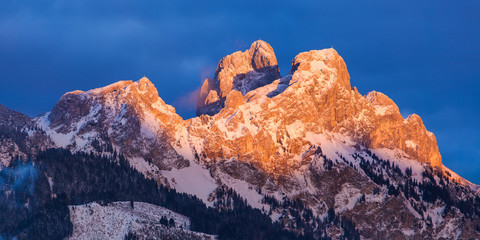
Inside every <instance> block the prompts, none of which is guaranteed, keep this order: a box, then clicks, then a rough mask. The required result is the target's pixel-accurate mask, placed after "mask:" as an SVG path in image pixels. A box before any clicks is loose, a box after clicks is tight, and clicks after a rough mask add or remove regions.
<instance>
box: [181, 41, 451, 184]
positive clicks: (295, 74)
mask: <svg viewBox="0 0 480 240" xmlns="http://www.w3.org/2000/svg"><path fill="white" fill-rule="evenodd" d="M252 46H253V45H252ZM221 65H222V62H221ZM204 86H205V85H204ZM228 90H229V91H231V92H230V94H232V93H235V91H234V90H230V89H228ZM244 95H245V96H244V97H243V101H241V100H236V101H235V102H236V103H235V104H234V106H235V107H231V106H229V105H230V104H225V108H223V109H222V110H221V111H220V112H219V113H218V114H216V115H214V116H213V118H211V119H210V121H209V122H208V124H205V123H204V122H202V121H196V120H192V125H194V126H195V127H191V128H190V130H191V131H189V133H190V134H191V135H192V136H193V137H194V138H200V137H202V138H203V145H201V146H196V149H197V150H199V149H202V153H203V154H204V155H205V156H206V157H207V158H208V159H212V158H217V159H231V158H236V159H239V160H242V161H247V162H253V163H255V164H257V165H258V166H261V168H263V169H266V170H267V171H269V172H275V173H278V174H280V175H284V174H286V173H287V172H291V171H292V170H293V169H296V168H298V167H300V165H299V163H298V162H296V161H294V160H293V159H295V157H296V156H298V155H301V154H302V153H304V152H305V151H307V149H308V148H310V147H311V146H312V145H314V141H312V140H311V138H309V136H312V135H321V134H335V133H338V134H341V135H343V136H348V137H350V138H351V139H352V140H353V141H354V142H355V144H356V145H358V146H363V147H367V148H371V149H378V148H387V149H399V150H401V151H404V152H405V153H407V154H408V155H410V156H411V157H412V158H413V159H416V160H418V161H420V162H422V163H429V164H431V165H432V166H435V167H441V166H442V162H441V156H440V153H439V151H438V147H437V144H436V139H435V137H434V135H433V134H432V133H430V132H428V131H427V130H426V128H425V126H424V125H423V123H422V121H421V119H420V118H419V117H418V116H417V115H412V116H410V117H409V118H407V119H403V118H402V116H401V115H400V111H399V109H398V107H397V106H396V105H395V103H394V102H393V101H392V100H391V99H389V98H388V97H387V96H385V95H384V94H382V93H378V92H371V93H369V94H368V95H367V96H365V97H364V96H361V95H360V94H359V93H358V91H357V90H356V88H353V89H352V88H351V86H350V76H349V74H348V71H347V67H346V64H345V62H344V61H343V59H342V57H340V56H339V55H338V53H337V52H336V51H335V50H334V49H325V50H320V51H310V52H304V53H300V54H299V55H297V56H296V57H295V59H294V60H293V63H292V69H291V71H290V73H289V74H288V75H287V76H285V77H283V78H281V79H278V80H276V81H274V82H273V83H271V84H268V85H265V86H263V87H260V88H255V89H253V90H251V91H250V92H247V93H244ZM235 96H236V97H235V98H240V94H238V93H235ZM229 98H230V95H227V101H229ZM232 98H233V97H232ZM229 102H230V101H229ZM242 102H245V104H241V103H242ZM198 129H203V130H202V131H198Z"/></svg>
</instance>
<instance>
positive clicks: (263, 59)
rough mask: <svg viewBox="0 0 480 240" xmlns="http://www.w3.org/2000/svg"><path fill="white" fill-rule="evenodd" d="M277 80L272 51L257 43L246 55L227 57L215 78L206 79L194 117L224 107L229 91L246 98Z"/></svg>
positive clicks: (263, 44)
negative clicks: (257, 89)
mask: <svg viewBox="0 0 480 240" xmlns="http://www.w3.org/2000/svg"><path fill="white" fill-rule="evenodd" d="M278 78H280V71H279V69H278V63H277V58H276V57H275V53H274V51H273V48H272V47H271V46H270V45H269V44H268V43H266V42H264V41H261V40H258V41H256V42H254V43H252V45H251V46H250V49H248V50H246V51H245V52H240V51H238V52H235V53H233V54H231V55H228V56H226V57H224V58H222V60H220V63H219V64H218V66H217V71H216V72H215V78H214V79H210V78H207V79H206V80H205V81H204V83H203V85H202V88H201V90H200V96H199V99H198V103H197V115H201V114H208V115H214V114H216V113H218V111H219V110H220V109H222V108H223V107H224V102H225V99H226V97H227V95H228V94H229V93H230V91H232V90H237V91H239V92H241V93H242V94H245V93H247V92H249V91H251V90H254V89H256V88H258V87H261V86H264V85H267V84H269V83H271V82H272V81H273V80H275V79H278Z"/></svg>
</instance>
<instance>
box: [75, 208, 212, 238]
mask: <svg viewBox="0 0 480 240" xmlns="http://www.w3.org/2000/svg"><path fill="white" fill-rule="evenodd" d="M69 209H70V219H71V221H72V223H73V234H72V235H71V236H70V237H69V239H72V240H73V239H86V240H87V239H119V240H122V239H124V237H125V236H126V235H127V234H128V233H133V234H135V235H136V236H138V237H139V238H140V239H214V236H210V235H207V234H203V233H197V232H192V231H190V230H189V229H190V220H189V219H188V218H187V217H185V216H183V215H180V214H178V213H175V212H172V211H170V210H168V209H165V208H163V207H159V206H155V205H152V204H148V203H144V202H134V203H133V208H132V207H131V203H130V202H113V203H109V204H107V205H105V206H102V205H100V204H98V203H95V202H93V203H89V204H84V205H76V206H75V205H73V206H69ZM162 217H166V219H168V220H170V219H173V221H174V225H175V226H165V225H163V224H161V223H160V219H161V218H162Z"/></svg>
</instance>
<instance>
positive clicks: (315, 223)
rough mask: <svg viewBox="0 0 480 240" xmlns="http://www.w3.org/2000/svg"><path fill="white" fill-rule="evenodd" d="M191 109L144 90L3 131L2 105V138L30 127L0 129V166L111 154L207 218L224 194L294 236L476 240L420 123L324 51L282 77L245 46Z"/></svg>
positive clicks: (76, 103)
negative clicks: (198, 204) (354, 82)
mask: <svg viewBox="0 0 480 240" xmlns="http://www.w3.org/2000/svg"><path fill="white" fill-rule="evenodd" d="M198 110H199V111H200V113H207V114H208V115H206V114H202V115H200V116H198V117H195V118H192V119H187V120H183V119H182V118H181V117H180V116H178V114H176V113H175V109H174V108H173V107H172V106H170V105H168V104H166V103H165V102H164V101H163V100H162V99H161V98H160V97H159V96H158V92H157V89H156V88H155V86H154V84H153V83H152V82H151V81H150V80H149V79H148V78H146V77H144V78H141V79H140V80H138V81H135V82H134V81H119V82H117V83H114V84H111V85H108V86H105V87H101V88H96V89H92V90H89V91H85V92H84V91H73V92H69V93H66V94H65V95H63V96H62V97H61V98H60V100H59V101H58V102H57V104H56V105H55V106H54V107H53V109H52V110H51V112H48V113H46V114H44V115H42V116H40V117H38V118H36V119H29V118H25V117H23V116H21V115H19V116H18V117H14V118H13V119H12V118H11V117H10V116H9V115H14V114H15V112H13V111H10V110H8V109H6V108H5V107H3V106H1V105H0V125H2V124H5V123H6V124H14V123H15V122H21V121H22V119H23V121H25V122H30V123H29V124H23V125H22V124H20V126H19V127H16V128H13V129H8V128H7V131H6V132H5V129H4V128H2V129H0V130H3V131H4V132H3V133H2V134H4V135H5V133H6V135H5V136H6V137H5V136H3V139H2V138H0V160H1V161H2V162H3V165H7V164H8V161H10V159H11V158H10V156H11V153H12V152H13V153H15V154H17V155H21V156H27V155H33V154H35V153H37V152H38V151H39V150H41V149H46V148H49V147H62V148H66V149H69V150H71V151H74V152H76V151H81V152H88V153H90V155H95V154H98V155H101V156H115V155H116V154H115V153H121V154H122V156H125V157H126V159H127V161H128V163H129V164H130V165H131V166H132V167H134V168H135V169H137V170H138V171H139V172H141V173H142V174H143V175H144V176H145V177H147V178H151V179H153V180H155V181H156V182H157V183H159V184H162V185H164V186H167V187H169V188H175V191H176V192H182V193H189V194H194V195H195V196H196V197H198V199H201V201H203V202H204V203H206V204H207V205H208V206H209V207H213V208H215V209H221V210H223V209H231V208H234V207H235V205H236V204H235V201H236V200H235V201H233V202H232V201H231V200H232V199H229V197H228V196H230V195H231V194H230V192H232V193H233V190H234V191H235V192H237V193H238V194H239V196H242V197H243V198H245V199H246V202H248V204H249V205H251V206H252V207H253V208H256V209H259V210H261V211H262V212H263V214H265V215H268V217H270V218H271V219H272V221H275V222H277V223H278V224H280V225H281V226H283V227H284V228H285V229H287V230H293V231H295V232H304V231H309V229H315V228H317V230H320V232H317V233H318V234H323V235H325V236H333V237H334V238H341V237H344V235H343V236H342V235H341V234H342V232H345V231H346V230H348V227H347V229H345V227H344V226H354V227H352V228H354V230H355V229H359V231H360V234H361V236H362V237H364V238H365V239H384V238H389V239H390V238H392V239H396V238H398V239H410V238H411V237H412V236H419V238H422V239H424V238H425V239H436V238H445V239H450V238H454V237H455V236H457V237H458V236H460V237H459V238H462V239H463V238H465V239H470V238H474V239H478V235H479V233H478V226H477V225H478V224H477V223H478V222H479V221H478V219H479V216H480V198H479V193H480V187H479V186H477V185H475V184H472V183H470V182H468V181H466V180H464V179H463V178H461V177H460V176H458V175H456V174H455V173H453V172H452V171H451V170H449V169H448V168H446V167H445V166H443V164H442V158H441V155H440V152H439V150H438V147H437V144H436V139H435V136H434V135H433V133H431V132H429V131H427V129H426V128H425V126H424V124H423V121H422V119H421V118H420V116H418V115H416V114H412V115H410V116H409V117H407V118H405V119H404V118H403V117H402V116H401V114H400V111H399V108H398V106H397V105H396V104H395V102H394V101H393V100H392V99H390V98H389V97H388V96H386V95H385V94H383V93H380V92H376V91H372V92H369V93H368V94H366V95H365V96H362V95H361V94H360V93H359V92H358V90H357V89H356V88H355V87H353V88H352V86H351V83H350V75H349V73H348V70H347V66H346V64H345V62H344V60H343V59H342V57H341V56H340V55H339V54H338V52H337V51H335V50H334V49H333V48H330V49H323V50H312V51H308V52H303V53H300V54H298V55H297V56H296V57H295V58H294V60H293V61H292V68H291V70H290V72H289V73H288V74H287V75H286V76H283V77H281V76H280V74H279V72H278V66H277V60H276V58H275V55H274V52H273V49H272V48H271V46H270V45H268V44H267V43H265V42H263V41H257V42H254V43H253V44H252V46H251V47H250V49H248V50H246V51H245V52H236V53H233V54H231V55H229V56H226V57H224V58H223V59H222V60H221V61H220V63H219V65H218V69H217V73H216V74H215V77H214V78H213V79H207V80H205V82H204V84H203V86H202V91H201V94H200V101H199V108H198ZM16 118H18V119H19V121H15V120H16ZM19 128H21V129H22V131H25V132H19V130H18V129H19ZM36 129H40V130H36ZM0 133H1V132H0ZM12 134H13V135H12ZM15 134H17V135H19V136H20V137H18V136H16V135H15ZM0 137H2V135H1V134H0ZM25 139H26V140H25ZM39 143H44V144H43V145H41V144H39ZM29 149H33V150H29ZM27 150H28V151H27ZM22 153H23V154H22ZM9 154H10V155H9ZM55 171H57V170H56V169H55ZM45 177H50V176H45ZM100 178H103V177H100ZM62 179H63V178H62ZM107 180H108V179H107ZM66 181H67V180H66ZM115 181H116V180H115ZM126 181H129V179H128V178H127V179H126ZM45 182H50V181H47V180H45ZM60 184H62V182H61V181H56V182H53V186H54V187H53V188H54V189H55V188H57V187H58V186H61V185H60ZM51 186H52V184H51V183H50V186H47V185H45V187H46V188H50V189H51V188H52V187H51ZM153 187H154V186H153ZM228 188H232V189H233V190H228ZM115 190H117V189H113V190H112V191H115ZM109 191H110V190H109ZM119 191H120V190H119ZM227 192H228V194H227V195H228V196H227V195H225V194H226V193H227ZM80 194H81V193H80ZM113 195H114V194H113ZM233 195H236V194H233ZM68 196H72V198H73V197H75V196H74V194H69V195H68ZM80 196H81V195H80ZM241 201H243V200H241ZM230 203H233V204H230ZM299 204H300V205H299ZM132 209H134V208H133V207H132ZM135 209H137V206H136V205H135ZM233 210H234V211H236V209H233ZM347 218H348V219H350V220H348V219H347ZM349 221H350V222H349ZM76 224H78V223H76ZM476 224H477V225H476ZM342 228H343V230H342ZM350 230H351V229H350ZM122 233H123V232H122ZM317 233H316V234H317ZM323 235H317V236H318V237H320V236H323Z"/></svg>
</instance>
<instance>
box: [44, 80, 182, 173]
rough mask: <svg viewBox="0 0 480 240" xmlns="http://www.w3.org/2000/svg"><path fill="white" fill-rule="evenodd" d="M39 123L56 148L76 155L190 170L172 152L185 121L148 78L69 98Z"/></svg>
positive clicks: (72, 95) (77, 93)
mask: <svg viewBox="0 0 480 240" xmlns="http://www.w3.org/2000/svg"><path fill="white" fill-rule="evenodd" d="M36 122H37V124H38V125H40V126H42V128H44V129H46V131H47V133H49V135H50V136H51V138H52V140H53V141H54V142H55V144H56V145H57V146H62V147H67V148H69V149H71V150H74V151H86V152H89V151H92V150H93V151H100V152H101V151H104V150H108V151H110V152H113V151H114V150H115V151H117V152H122V153H123V154H125V155H126V156H127V157H130V158H134V157H141V158H143V159H146V160H147V161H149V162H152V163H154V164H155V165H156V166H158V167H159V168H160V169H170V168H171V167H172V166H175V167H177V168H181V167H182V166H186V165H188V161H186V160H185V159H183V157H181V156H180V155H179V154H178V153H177V152H176V151H175V150H174V148H173V146H172V143H174V142H175V141H174V134H175V132H176V131H177V128H178V127H181V126H183V125H182V124H183V119H182V118H181V117H180V116H178V115H177V114H176V113H175V109H174V108H173V107H172V106H170V105H167V104H165V102H164V101H163V100H162V99H161V98H160V97H159V96H158V92H157V89H156V88H155V86H154V85H153V84H152V82H150V80H149V79H148V78H146V77H144V78H142V79H140V80H138V81H137V82H132V81H120V82H117V83H114V84H111V85H109V86H106V87H103V88H97V89H93V90H90V91H87V92H83V91H73V92H69V93H66V94H65V95H63V96H62V97H61V98H60V100H59V101H58V102H57V104H56V105H55V107H53V109H52V111H51V112H49V113H46V114H45V115H43V116H41V117H39V118H37V119H36Z"/></svg>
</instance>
